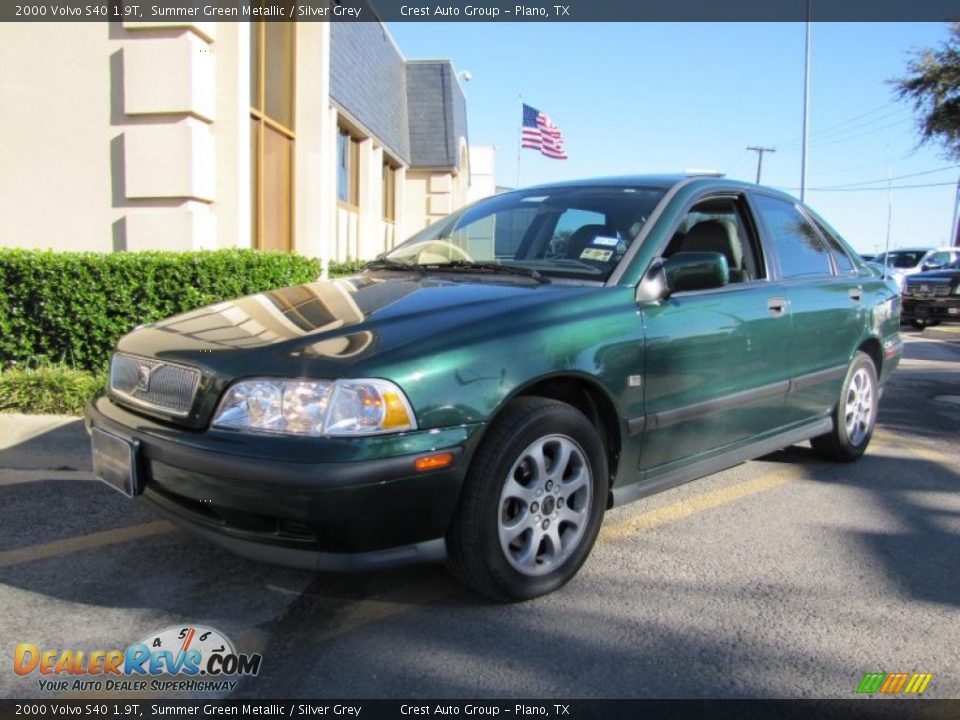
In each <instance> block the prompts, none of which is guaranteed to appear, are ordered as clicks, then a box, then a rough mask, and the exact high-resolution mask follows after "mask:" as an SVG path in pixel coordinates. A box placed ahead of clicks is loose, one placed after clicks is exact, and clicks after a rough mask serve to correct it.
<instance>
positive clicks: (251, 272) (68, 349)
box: [0, 248, 356, 372]
mask: <svg viewBox="0 0 960 720" xmlns="http://www.w3.org/2000/svg"><path fill="white" fill-rule="evenodd" d="M355 265H356V263H353V264H346V265H344V264H341V265H334V264H331V267H330V271H331V272H332V273H333V274H349V273H350V272H352V271H354V269H355ZM320 269H321V268H320V262H319V261H318V260H314V259H310V258H305V257H302V256H299V255H293V254H289V253H266V252H257V251H252V250H217V251H213V252H184V253H180V252H135V253H125V252H122V253H108V254H101V253H72V252H49V251H46V252H41V251H34V250H11V249H2V248H0V369H4V368H5V369H10V368H17V367H21V368H22V367H35V366H36V365H38V364H44V363H46V364H51V363H53V364H57V363H65V364H66V365H67V366H69V367H71V368H76V369H81V370H90V371H93V372H102V371H103V370H104V369H105V368H106V365H107V362H108V359H109V353H110V350H111V349H112V348H113V346H114V344H115V343H116V342H117V340H118V339H119V338H120V336H121V335H123V334H125V333H127V332H129V331H130V330H131V329H133V328H134V327H136V326H137V325H140V324H142V323H147V322H154V321H157V320H161V319H163V318H165V317H169V316H171V315H176V314H177V313H182V312H186V311H187V310H192V309H194V308H197V307H201V306H203V305H209V304H212V303H216V302H220V301H222V300H228V299H231V298H236V297H240V296H242V295H248V294H250V293H255V292H260V291H263V290H269V289H273V288H278V287H283V286H286V285H296V284H299V283H304V282H309V281H311V280H314V279H316V278H317V276H318V275H319V274H320Z"/></svg>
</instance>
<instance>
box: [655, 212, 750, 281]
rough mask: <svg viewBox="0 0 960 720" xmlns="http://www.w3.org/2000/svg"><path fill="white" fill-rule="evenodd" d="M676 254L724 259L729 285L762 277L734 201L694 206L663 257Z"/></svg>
mask: <svg viewBox="0 0 960 720" xmlns="http://www.w3.org/2000/svg"><path fill="white" fill-rule="evenodd" d="M678 252H717V253H720V254H721V255H723V256H724V257H725V258H726V259H727V266H728V267H729V268H730V283H731V284H733V283H741V282H750V281H751V280H759V279H762V278H763V277H765V273H764V265H763V262H762V259H761V257H760V254H759V252H758V250H757V244H756V240H755V238H754V235H753V232H752V231H751V228H750V226H749V225H748V223H747V222H746V220H745V215H744V211H743V208H742V205H741V203H740V201H739V200H737V199H734V198H710V199H707V200H703V201H701V202H699V203H697V204H696V205H694V206H693V207H692V208H691V209H690V211H689V212H688V213H687V215H686V217H685V218H684V219H683V222H681V223H680V227H679V228H677V230H676V232H675V233H674V235H673V238H672V239H671V240H670V243H669V245H667V249H666V250H665V251H664V252H663V257H665V258H668V257H670V256H671V255H673V254H674V253H678Z"/></svg>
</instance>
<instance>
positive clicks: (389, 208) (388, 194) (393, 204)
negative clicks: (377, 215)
mask: <svg viewBox="0 0 960 720" xmlns="http://www.w3.org/2000/svg"><path fill="white" fill-rule="evenodd" d="M383 219H384V220H386V221H387V222H394V221H396V219H397V169H396V168H395V167H393V165H391V164H390V163H389V162H384V163H383Z"/></svg>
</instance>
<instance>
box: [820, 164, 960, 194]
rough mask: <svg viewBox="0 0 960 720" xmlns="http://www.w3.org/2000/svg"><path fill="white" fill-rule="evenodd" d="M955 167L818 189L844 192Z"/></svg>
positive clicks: (950, 167) (950, 168)
mask: <svg viewBox="0 0 960 720" xmlns="http://www.w3.org/2000/svg"><path fill="white" fill-rule="evenodd" d="M956 167H960V166H958V165H947V166H945V167H941V168H936V169H934V170H923V171H922V172H915V173H909V174H907V175H895V176H894V177H885V178H877V179H876V180H861V181H859V182H853V183H844V184H842V185H826V186H824V187H821V188H818V189H819V190H845V189H847V188H856V187H859V186H861V185H876V184H877V183H885V182H890V181H891V180H906V179H907V178H912V177H920V176H921V175H933V174H935V173H940V172H946V171H947V170H953V169H954V168H956Z"/></svg>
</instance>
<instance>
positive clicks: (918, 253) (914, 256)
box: [874, 250, 927, 269]
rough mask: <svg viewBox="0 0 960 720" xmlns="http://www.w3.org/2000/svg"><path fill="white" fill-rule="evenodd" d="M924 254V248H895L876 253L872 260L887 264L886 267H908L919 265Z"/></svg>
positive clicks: (925, 252)
mask: <svg viewBox="0 0 960 720" xmlns="http://www.w3.org/2000/svg"><path fill="white" fill-rule="evenodd" d="M926 254H927V251H926V250H897V251H895V252H889V253H881V254H880V255H877V258H876V260H874V262H875V263H877V264H879V265H887V266H888V267H894V268H904V269H908V268H914V267H916V266H917V265H919V264H920V261H921V260H923V257H924V255H926Z"/></svg>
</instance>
